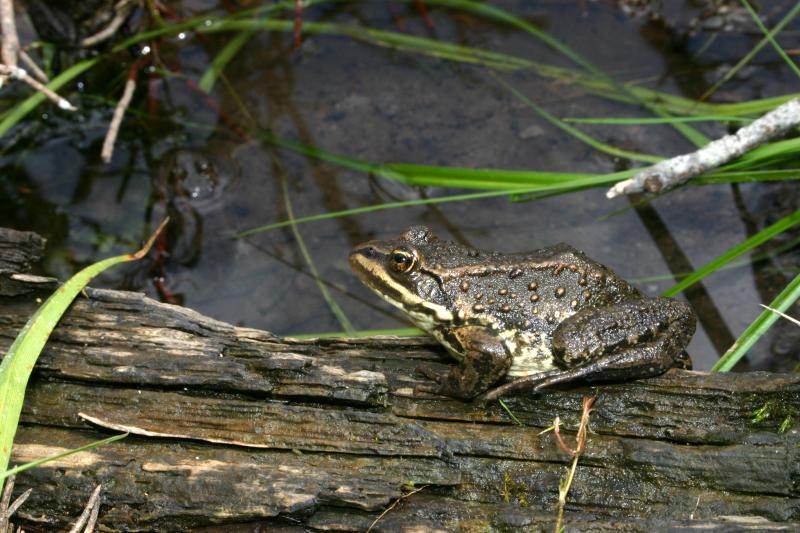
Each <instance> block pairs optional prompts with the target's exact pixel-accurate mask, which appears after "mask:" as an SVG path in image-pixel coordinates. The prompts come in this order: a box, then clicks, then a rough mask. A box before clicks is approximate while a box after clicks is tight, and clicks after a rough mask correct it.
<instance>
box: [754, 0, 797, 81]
mask: <svg viewBox="0 0 800 533" xmlns="http://www.w3.org/2000/svg"><path fill="white" fill-rule="evenodd" d="M741 2H742V5H743V6H744V8H745V9H746V10H747V12H748V13H750V17H752V19H753V22H755V23H756V26H758V29H760V30H761V33H763V34H764V38H765V39H767V40H768V41H769V44H771V45H772V48H774V49H775V51H776V52H778V55H779V56H781V59H783V61H784V62H785V63H786V64H787V65H789V68H790V69H792V71H794V74H795V76H797V77H798V78H800V68H798V67H797V65H796V64H795V62H794V61H792V59H791V58H790V57H789V55H788V54H787V53H786V51H785V50H784V49H783V47H782V46H781V45H779V44H778V41H776V40H775V36H774V35H772V34H771V33H770V31H769V30H767V28H766V26H764V23H763V22H761V17H759V16H758V14H757V13H756V12H755V11H754V10H753V7H752V6H751V5H750V3H749V2H748V1H747V0H741Z"/></svg>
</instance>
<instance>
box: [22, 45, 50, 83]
mask: <svg viewBox="0 0 800 533" xmlns="http://www.w3.org/2000/svg"><path fill="white" fill-rule="evenodd" d="M19 59H20V61H22V62H23V63H25V66H26V67H28V68H29V69H30V71H31V72H32V73H33V77H34V78H36V79H37V80H39V81H40V82H42V83H48V82H49V81H50V79H49V78H48V77H47V74H45V73H44V71H43V70H42V69H40V68H39V65H37V64H36V62H35V61H34V60H33V58H32V57H31V56H29V55H28V52H26V51H25V50H20V51H19Z"/></svg>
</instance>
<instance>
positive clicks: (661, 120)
mask: <svg viewBox="0 0 800 533" xmlns="http://www.w3.org/2000/svg"><path fill="white" fill-rule="evenodd" d="M562 120H563V121H564V122H571V123H575V124H602V125H604V126H641V125H647V124H673V123H676V122H742V123H750V122H752V119H749V118H745V117H731V116H729V115H701V116H697V117H605V118H597V117H569V118H564V119H562Z"/></svg>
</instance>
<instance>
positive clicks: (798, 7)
mask: <svg viewBox="0 0 800 533" xmlns="http://www.w3.org/2000/svg"><path fill="white" fill-rule="evenodd" d="M798 13H800V2H797V3H796V4H795V5H794V7H793V8H792V9H790V10H789V12H788V13H786V15H785V16H784V17H783V18H782V19H781V20H780V22H778V23H777V24H776V25H775V27H774V28H772V29H771V30H770V31H769V32H767V34H766V36H765V37H764V38H763V39H761V41H759V42H758V44H757V45H755V46H754V47H753V49H752V50H750V51H749V52H748V53H747V54H745V56H744V57H743V58H742V59H740V60H739V62H738V63H736V64H735V65H734V66H733V67H731V69H730V70H728V71H727V72H726V73H725V75H724V76H722V77H721V78H720V79H719V80H717V81H716V83H714V84H713V85H712V86H711V87H709V88H708V90H707V91H706V92H704V93H703V95H702V96H701V97H700V98H699V99H700V100H707V99H708V98H709V97H710V96H711V95H712V94H714V93H715V92H717V89H719V88H720V87H722V86H723V85H724V84H725V83H727V82H728V80H730V79H731V78H733V77H734V76H735V75H736V73H737V72H739V71H740V70H741V69H742V67H744V66H745V65H746V64H748V63H749V62H750V60H751V59H753V57H755V55H756V54H757V53H759V52H760V51H761V49H762V48H764V46H766V45H767V43H769V42H772V41H773V40H774V39H775V36H776V35H777V34H778V33H780V32H781V30H783V28H785V27H786V25H787V24H789V23H790V22H791V21H792V20H793V19H794V18H795V17H796V16H797V14H798ZM756 18H758V17H757V16H756ZM759 22H760V21H759Z"/></svg>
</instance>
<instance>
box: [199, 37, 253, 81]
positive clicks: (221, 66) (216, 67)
mask: <svg viewBox="0 0 800 533" xmlns="http://www.w3.org/2000/svg"><path fill="white" fill-rule="evenodd" d="M255 34H256V30H246V31H241V32H239V33H237V34H236V35H235V36H234V37H233V38H232V39H231V40H230V41H228V42H227V44H226V45H225V46H224V47H223V48H222V50H220V51H219V53H218V54H217V55H216V56H214V59H213V60H212V61H211V64H210V65H209V66H208V68H207V69H206V71H205V72H204V73H203V76H202V77H201V78H200V81H199V82H198V84H197V86H198V87H200V89H201V90H202V91H204V92H207V93H210V92H211V89H213V88H214V83H216V81H217V78H218V77H219V76H220V74H221V73H222V71H223V70H225V67H226V66H227V65H228V63H230V62H231V60H232V59H233V58H234V57H236V54H238V53H239V51H240V50H241V49H242V48H244V45H246V44H247V42H248V41H249V40H250V39H251V38H252V37H253V35H255Z"/></svg>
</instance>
